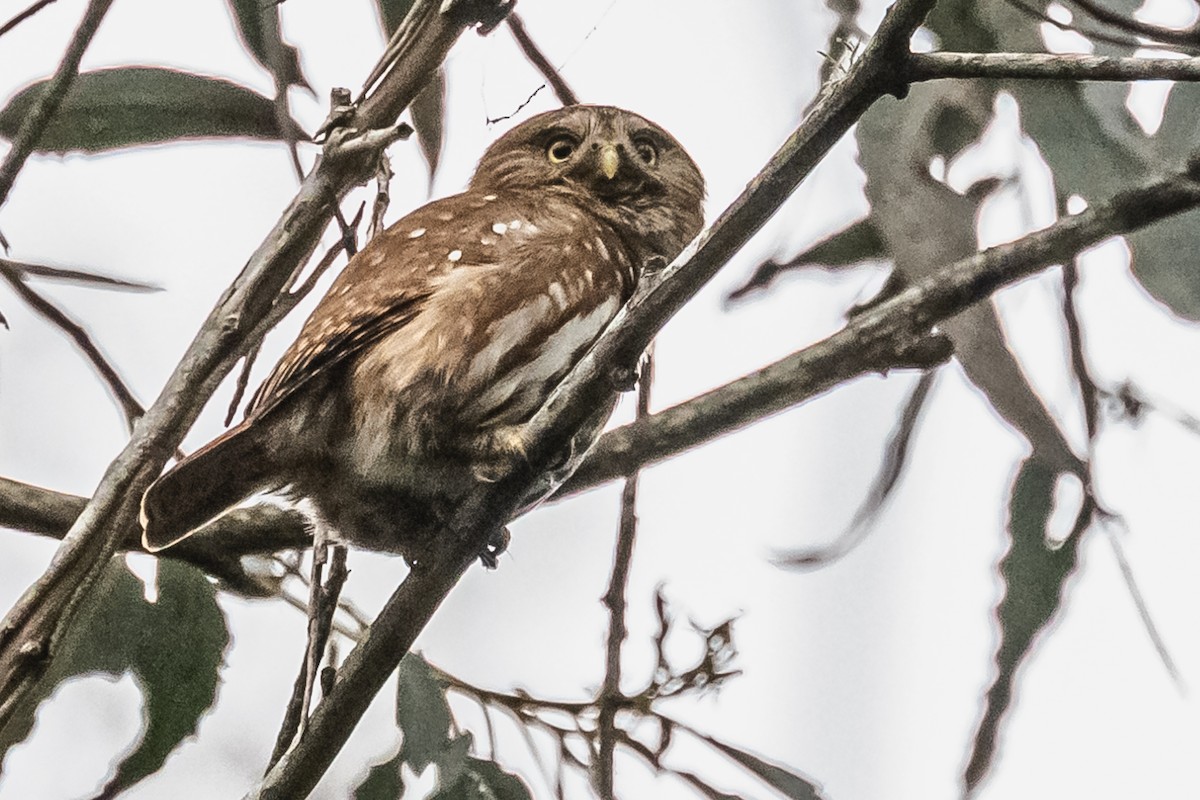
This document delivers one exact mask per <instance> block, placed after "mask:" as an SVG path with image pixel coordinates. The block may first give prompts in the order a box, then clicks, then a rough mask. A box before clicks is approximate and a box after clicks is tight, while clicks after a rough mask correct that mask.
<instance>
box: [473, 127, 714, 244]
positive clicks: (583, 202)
mask: <svg viewBox="0 0 1200 800" xmlns="http://www.w3.org/2000/svg"><path fill="white" fill-rule="evenodd" d="M471 188H472V189H473V190H477V191H487V192H510V191H542V192H555V193H561V194H567V195H570V196H571V197H573V198H574V200H575V201H576V202H577V203H578V204H579V205H580V206H582V207H583V208H584V209H585V210H586V211H588V212H590V213H593V214H595V215H597V216H599V217H601V218H603V219H605V220H606V221H608V222H610V223H612V224H613V225H614V226H616V227H617V228H618V230H621V231H627V232H629V233H630V234H632V238H633V240H634V241H636V242H638V243H641V244H643V245H645V249H646V250H647V251H648V252H646V253H645V255H646V256H650V255H662V256H664V257H666V258H668V259H670V258H674V257H675V255H677V254H678V253H679V251H680V250H681V249H683V246H684V245H685V244H687V243H688V242H689V241H691V240H692V239H693V238H694V237H695V236H696V235H697V234H698V233H699V232H700V229H701V228H702V227H703V224H704V210H703V203H704V177H703V176H702V175H701V174H700V169H699V167H697V166H696V162H694V161H693V160H692V158H691V156H689V155H688V154H687V151H685V150H684V149H683V146H682V145H680V144H679V142H678V141H676V140H675V137H673V136H671V134H669V133H667V132H666V131H665V130H663V129H662V128H661V127H659V126H658V125H655V124H654V123H653V122H651V121H650V120H648V119H646V118H645V117H642V116H639V115H638V114H634V113H633V112H630V111H625V110H623V109H620V108H614V107H612V106H591V105H577V106H568V107H566V108H562V109H558V110H556V111H549V112H546V113H544V114H539V115H537V116H536V117H533V118H531V119H529V120H527V121H525V122H523V123H521V124H520V125H518V126H517V127H515V128H513V129H512V130H510V131H509V132H508V133H506V134H504V136H501V137H500V138H499V139H498V140H496V142H495V143H494V144H492V146H491V147H489V148H488V150H487V152H485V153H484V154H483V158H482V159H480V162H479V167H478V168H477V169H476V171H475V177H474V178H472V180H471Z"/></svg>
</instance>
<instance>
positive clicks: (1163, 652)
mask: <svg viewBox="0 0 1200 800" xmlns="http://www.w3.org/2000/svg"><path fill="white" fill-rule="evenodd" d="M1107 519H1109V520H1111V518H1107ZM1103 527H1104V532H1105V533H1107V534H1108V537H1107V538H1108V543H1109V545H1110V546H1111V547H1112V551H1113V555H1114V556H1115V557H1116V559H1117V567H1119V568H1120V570H1121V578H1122V579H1123V580H1124V581H1125V588H1126V589H1127V590H1128V591H1129V596H1130V597H1131V598H1133V605H1134V607H1135V608H1136V609H1137V612H1138V618H1139V619H1141V621H1142V627H1143V628H1145V629H1146V634H1147V635H1148V636H1149V637H1150V643H1151V644H1152V645H1154V650H1155V652H1157V653H1158V658H1159V660H1160V661H1162V664H1163V667H1164V668H1165V669H1166V670H1167V674H1168V675H1169V676H1170V677H1171V681H1172V682H1173V683H1174V684H1175V687H1176V688H1177V689H1178V690H1179V691H1180V692H1183V691H1184V690H1185V689H1186V686H1185V684H1184V682H1183V676H1182V675H1181V674H1180V672H1179V667H1178V666H1176V665H1175V659H1174V658H1172V657H1171V651H1170V650H1168V649H1167V642H1166V640H1165V639H1164V638H1163V636H1162V633H1160V632H1159V630H1158V626H1157V625H1155V624H1154V617H1152V616H1151V615H1150V606H1148V605H1147V604H1146V597H1145V595H1143V594H1142V590H1141V588H1140V587H1139V586H1138V582H1137V578H1136V576H1134V574H1133V567H1132V566H1131V565H1130V564H1129V558H1128V557H1126V555H1125V547H1124V545H1122V544H1121V540H1120V538H1119V536H1118V531H1117V530H1115V526H1113V525H1104V526H1103Z"/></svg>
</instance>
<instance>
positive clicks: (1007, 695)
mask: <svg viewBox="0 0 1200 800" xmlns="http://www.w3.org/2000/svg"><path fill="white" fill-rule="evenodd" d="M1056 478H1057V475H1056V473H1055V472H1054V471H1053V470H1051V469H1049V468H1048V467H1046V466H1045V465H1044V464H1042V463H1040V462H1039V461H1037V460H1035V459H1028V460H1026V461H1025V463H1024V464H1022V465H1021V469H1020V471H1019V472H1018V473H1017V477H1016V480H1015V481H1014V483H1013V489H1012V496H1011V500H1010V502H1009V512H1008V537H1009V549H1008V552H1007V553H1005V554H1004V557H1003V558H1002V559H1001V560H1000V566H999V573H1000V578H1001V580H1002V581H1003V583H1004V596H1003V597H1002V598H1001V600H1000V603H999V605H998V606H997V607H996V619H997V622H998V623H999V628H1000V645H999V649H998V650H997V652H996V671H997V674H996V678H995V680H994V681H993V682H992V685H991V686H990V687H988V690H987V694H986V697H985V702H984V712H983V718H982V720H981V721H980V724H979V729H978V732H977V733H976V734H975V740H974V742H973V743H972V745H971V749H970V753H969V757H968V763H967V769H966V773H965V775H964V782H965V783H966V786H967V788H968V789H973V788H974V787H975V786H978V785H979V782H980V781H981V780H983V778H984V777H985V776H986V775H987V773H988V770H989V769H990V768H991V765H992V760H993V758H994V757H995V753H996V743H997V740H998V738H999V731H1000V724H1001V722H1002V721H1003V718H1004V714H1005V712H1006V711H1007V710H1008V709H1009V707H1010V706H1011V705H1012V701H1013V691H1014V687H1015V684H1016V676H1017V671H1018V669H1019V668H1020V667H1021V665H1022V664H1023V663H1025V661H1026V660H1027V659H1028V657H1029V654H1030V651H1031V650H1032V648H1033V644H1034V639H1035V638H1036V637H1037V635H1038V633H1039V632H1041V631H1042V630H1044V629H1045V627H1046V625H1047V624H1049V622H1050V620H1051V619H1053V617H1054V615H1055V614H1056V613H1057V612H1058V610H1059V608H1060V606H1061V605H1062V593H1063V587H1064V585H1065V584H1066V581H1067V578H1069V577H1070V576H1071V574H1072V573H1073V572H1074V571H1075V566H1076V562H1077V560H1078V555H1079V541H1080V538H1081V537H1080V536H1078V535H1076V536H1073V537H1072V538H1069V539H1067V541H1066V542H1064V543H1063V544H1062V545H1061V546H1059V547H1057V549H1055V548H1053V547H1051V546H1050V545H1049V544H1048V543H1047V541H1046V525H1047V523H1048V522H1049V519H1050V512H1051V510H1052V509H1053V506H1054V485H1055V480H1056Z"/></svg>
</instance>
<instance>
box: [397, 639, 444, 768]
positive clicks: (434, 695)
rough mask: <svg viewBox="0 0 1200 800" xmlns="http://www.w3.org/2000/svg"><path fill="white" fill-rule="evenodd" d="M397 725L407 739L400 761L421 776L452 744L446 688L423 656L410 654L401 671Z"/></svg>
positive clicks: (399, 673) (403, 745)
mask: <svg viewBox="0 0 1200 800" xmlns="http://www.w3.org/2000/svg"><path fill="white" fill-rule="evenodd" d="M397 672H398V675H397V678H398V683H397V686H396V723H397V724H398V725H399V726H400V731H401V733H402V735H403V736H404V740H403V743H402V744H401V746H400V758H401V760H402V761H407V762H408V763H409V764H410V765H411V766H412V768H413V771H414V772H416V773H417V774H420V773H421V772H422V771H423V770H424V769H425V767H427V766H429V764H431V763H433V761H434V760H435V759H437V757H438V756H439V755H441V754H442V753H443V752H444V751H445V750H446V747H447V745H448V744H449V743H450V706H449V705H448V704H447V703H446V687H445V686H443V685H442V683H441V681H439V680H438V679H437V676H436V675H434V672H433V669H432V668H431V667H430V666H429V662H427V661H426V660H425V659H424V658H422V657H421V655H420V654H419V653H409V654H408V655H406V656H405V657H404V660H403V661H401V662H400V667H399V669H398V670H397Z"/></svg>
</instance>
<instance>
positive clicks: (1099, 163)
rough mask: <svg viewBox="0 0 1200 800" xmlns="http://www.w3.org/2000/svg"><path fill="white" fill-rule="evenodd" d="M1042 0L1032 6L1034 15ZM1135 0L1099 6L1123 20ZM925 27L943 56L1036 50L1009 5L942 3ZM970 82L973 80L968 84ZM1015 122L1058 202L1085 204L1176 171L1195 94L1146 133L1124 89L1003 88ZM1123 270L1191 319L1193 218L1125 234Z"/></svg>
mask: <svg viewBox="0 0 1200 800" xmlns="http://www.w3.org/2000/svg"><path fill="white" fill-rule="evenodd" d="M1047 5H1049V0H1033V3H1032V7H1033V8H1034V9H1035V10H1039V11H1043V10H1045V8H1046V6H1047ZM1140 6H1141V0H1110V2H1107V3H1106V6H1105V7H1106V9H1108V10H1110V11H1112V12H1113V13H1116V14H1122V15H1124V16H1127V17H1129V16H1132V13H1133V12H1134V11H1136V10H1137V9H1138V8H1139V7H1140ZM928 24H929V27H930V29H931V30H933V31H934V32H935V33H936V34H937V35H938V37H939V39H941V44H942V47H943V49H946V50H962V51H977V52H996V51H1011V52H1022V53H1029V52H1044V51H1045V46H1044V43H1043V41H1042V39H1041V37H1040V35H1039V34H1038V29H1037V26H1036V25H1035V24H1033V23H1032V22H1031V21H1030V18H1029V17H1028V16H1026V15H1024V14H1022V13H1020V12H1019V11H1018V10H1017V9H1016V8H1015V7H1014V4H1012V3H979V2H976V1H975V0H944V2H940V3H938V5H937V6H936V8H935V9H934V11H933V13H931V14H930V16H929V19H928ZM1093 45H1094V47H1095V53H1096V55H1118V56H1127V55H1133V54H1134V48H1135V47H1136V43H1131V44H1128V45H1125V44H1114V43H1112V42H1106V41H1102V40H1099V39H1096V40H1093ZM977 83H979V82H977ZM1004 90H1005V91H1007V92H1009V93H1011V94H1012V95H1013V97H1014V98H1016V100H1017V103H1018V104H1019V106H1020V108H1021V123H1022V127H1023V128H1024V129H1025V131H1026V132H1027V133H1028V134H1029V135H1030V137H1031V138H1032V139H1033V140H1034V141H1035V142H1036V143H1037V145H1038V147H1039V148H1040V150H1041V152H1042V156H1043V158H1045V160H1046V163H1047V164H1048V165H1049V166H1050V168H1051V170H1053V172H1054V183H1055V186H1056V188H1057V191H1058V193H1059V195H1060V196H1061V197H1067V196H1069V195H1073V194H1077V195H1079V196H1081V197H1083V198H1085V199H1087V200H1089V201H1091V202H1093V203H1094V202H1097V201H1099V200H1102V199H1105V198H1107V197H1110V196H1111V195H1113V194H1115V193H1116V192H1118V191H1120V190H1121V189H1123V188H1127V187H1129V186H1133V185H1138V184H1140V183H1141V182H1143V181H1144V180H1145V176H1146V175H1147V174H1151V175H1152V174H1157V173H1161V172H1164V171H1167V170H1170V169H1176V168H1178V166H1179V161H1180V160H1181V159H1182V158H1184V157H1186V155H1187V154H1188V153H1190V152H1191V151H1192V149H1193V146H1194V141H1195V120H1196V114H1197V112H1198V111H1200V109H1198V103H1200V88H1198V87H1195V86H1192V85H1187V84H1176V85H1175V87H1174V88H1173V90H1172V93H1171V97H1170V100H1169V101H1168V103H1167V109H1166V114H1165V115H1164V118H1163V124H1162V127H1161V128H1160V129H1159V131H1158V133H1157V134H1156V135H1155V136H1153V137H1148V136H1146V135H1145V134H1144V133H1143V132H1142V131H1141V129H1140V128H1139V127H1138V126H1137V124H1136V123H1135V122H1134V120H1133V118H1132V116H1131V115H1130V113H1129V110H1128V109H1127V108H1126V107H1125V98H1126V93H1127V88H1126V86H1125V85H1124V84H1111V83H1104V82H1095V83H1073V82H1070V81H1011V82H1008V83H1005V84H1004ZM1126 238H1127V241H1128V243H1129V247H1130V256H1131V268H1132V270H1133V274H1134V276H1135V277H1136V278H1137V279H1138V281H1139V282H1140V283H1141V284H1142V286H1144V287H1145V289H1146V290H1147V291H1148V292H1149V293H1150V295H1151V296H1152V297H1154V298H1155V299H1156V300H1158V301H1159V302H1161V303H1163V304H1164V305H1165V306H1167V307H1168V308H1169V309H1170V310H1171V311H1173V312H1174V313H1176V314H1178V315H1179V316H1181V317H1183V318H1185V319H1189V320H1193V321H1196V320H1200V269H1197V259H1196V258H1195V256H1194V254H1195V253H1196V252H1200V212H1196V211H1193V212H1188V213H1185V214H1180V215H1177V216H1175V217H1172V218H1170V219H1168V220H1165V221H1163V222H1160V223H1157V224H1155V225H1153V226H1151V227H1149V228H1146V229H1144V230H1142V231H1138V232H1136V233H1134V234H1131V235H1130V236H1128V237H1126Z"/></svg>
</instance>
